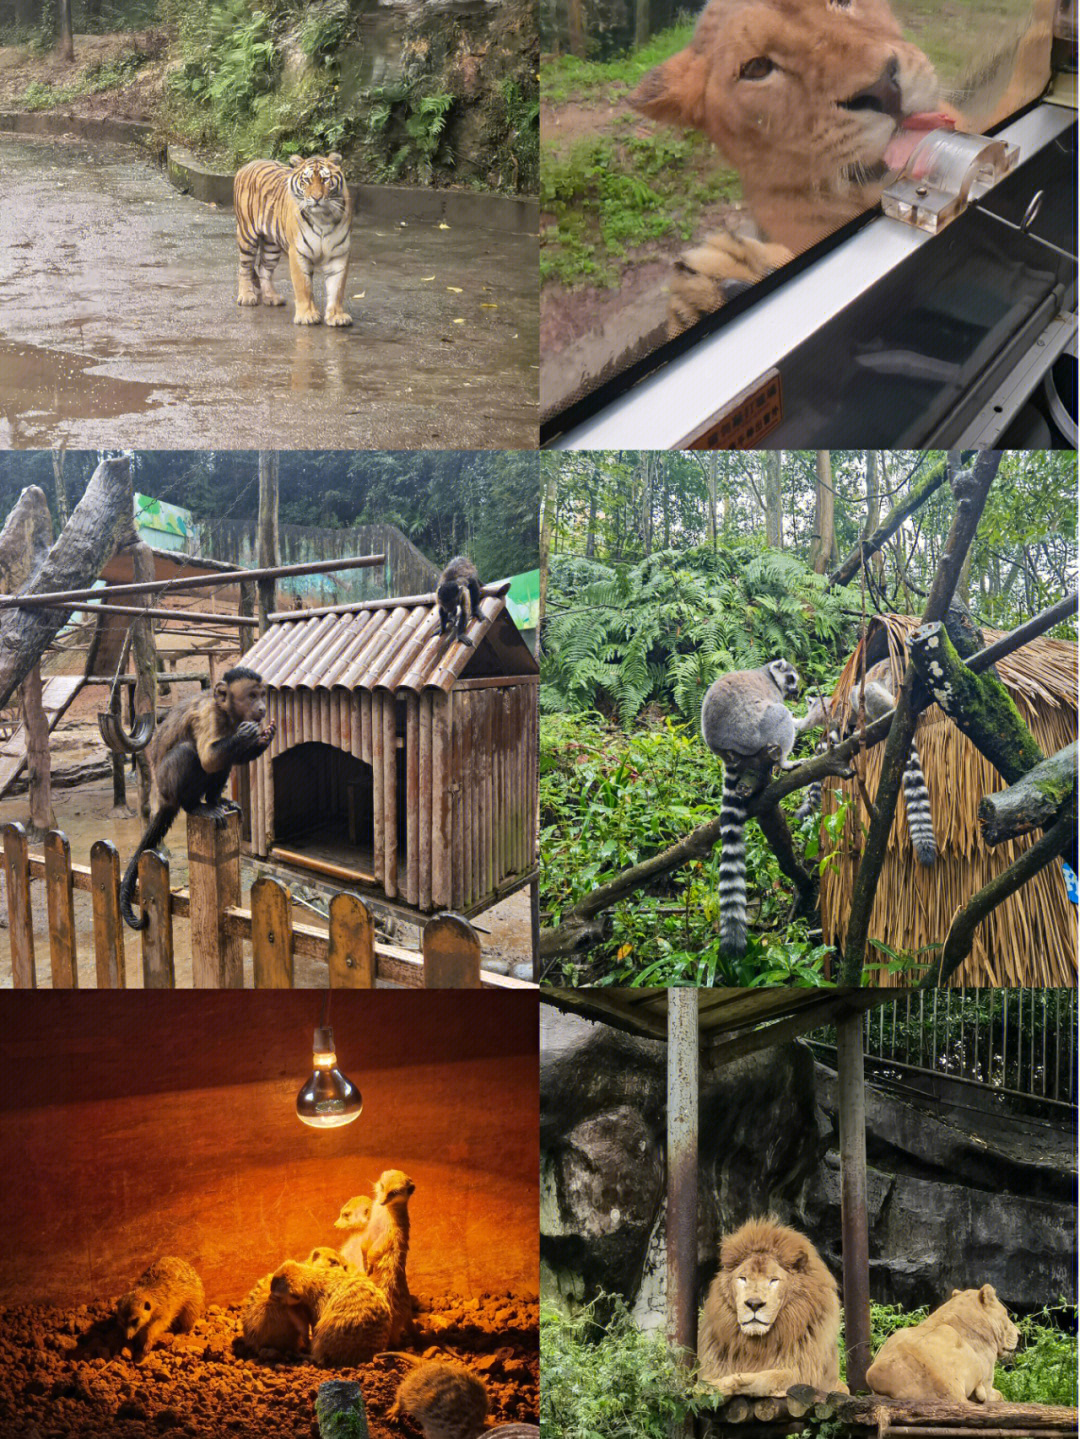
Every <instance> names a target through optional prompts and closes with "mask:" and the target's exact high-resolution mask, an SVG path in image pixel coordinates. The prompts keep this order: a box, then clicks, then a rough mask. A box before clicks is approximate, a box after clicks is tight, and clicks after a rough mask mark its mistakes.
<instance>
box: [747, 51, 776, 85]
mask: <svg viewBox="0 0 1080 1439" xmlns="http://www.w3.org/2000/svg"><path fill="white" fill-rule="evenodd" d="M775 69H776V66H775V65H774V64H773V62H772V61H771V60H770V59H769V57H768V55H755V56H754V58H753V59H752V60H747V61H746V63H745V64H744V65H743V66H742V68H741V69H740V70H739V79H740V80H764V78H765V76H766V75H771V74H772V72H773V71H774V70H775Z"/></svg>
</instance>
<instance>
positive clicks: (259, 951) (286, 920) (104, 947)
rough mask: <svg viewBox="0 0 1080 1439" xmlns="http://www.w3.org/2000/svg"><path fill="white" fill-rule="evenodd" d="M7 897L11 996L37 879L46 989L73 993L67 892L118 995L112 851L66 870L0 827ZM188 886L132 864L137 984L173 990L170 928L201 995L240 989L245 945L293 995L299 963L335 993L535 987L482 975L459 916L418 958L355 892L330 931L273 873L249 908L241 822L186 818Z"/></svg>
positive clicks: (27, 985)
mask: <svg viewBox="0 0 1080 1439" xmlns="http://www.w3.org/2000/svg"><path fill="white" fill-rule="evenodd" d="M0 835H2V836H3V864H4V879H5V885H6V889H7V905H8V923H9V929H8V935H9V939H10V942H11V971H12V981H13V983H14V987H15V988H16V989H34V988H36V986H37V971H36V966H35V957H34V926H33V918H32V914H31V908H30V894H31V885H32V884H33V882H34V881H35V880H44V882H45V893H46V902H47V907H48V920H49V957H50V966H51V975H52V986H53V988H54V989H76V988H78V984H79V973H78V955H77V950H76V923H75V891H76V890H83V891H88V892H89V893H90V895H91V897H92V903H93V943H94V961H95V968H96V978H97V988H98V989H122V988H123V987H124V985H125V982H126V981H125V972H124V921H123V918H122V917H121V914H120V856H119V854H118V852H117V849H116V846H115V845H113V844H111V843H110V842H109V841H108V840H106V839H99V840H97V841H96V843H95V844H94V845H93V846H92V848H91V850H90V864H89V866H86V865H81V864H73V863H72V862H71V846H70V844H69V842H68V837H67V835H65V834H64V833H62V831H60V830H51V831H50V832H49V833H48V834H47V835H46V836H45V841H44V846H43V850H42V852H41V853H33V852H31V850H30V847H29V844H28V841H27V837H26V831H25V830H24V829H23V827H22V825H21V824H14V823H8V824H5V825H3V826H0ZM187 844H188V859H189V863H190V877H189V884H188V888H187V889H186V890H185V889H177V890H174V889H172V888H171V887H170V883H169V866H168V862H167V861H166V860H164V859H162V858H161V856H160V855H158V854H157V853H155V852H154V851H152V850H149V851H147V852H145V853H144V854H143V855H142V857H141V858H140V860H139V891H138V892H139V895H140V896H141V906H142V908H143V910H144V911H145V912H146V913H147V915H148V916H149V923H148V925H147V927H146V928H145V929H144V930H142V931H141V933H140V936H139V939H140V944H141V955H142V976H143V987H144V988H146V989H174V988H175V987H176V970H175V964H174V960H173V921H174V919H176V918H178V917H180V918H186V919H187V920H188V922H189V924H190V927H191V967H192V985H193V987H194V988H196V989H199V988H203V989H242V988H243V987H244V944H245V942H247V943H249V944H250V946H251V955H252V969H253V977H254V986H255V988H256V989H291V988H293V961H294V959H295V958H296V957H297V956H298V955H302V956H304V957H306V958H309V959H314V960H321V961H322V962H323V963H325V964H326V966H327V971H328V979H327V981H326V982H327V983H328V984H329V985H330V986H331V987H336V988H350V989H370V988H371V987H372V986H373V985H374V984H375V982H376V981H377V980H385V981H387V982H389V983H391V984H396V985H405V986H408V987H410V988H427V989H477V988H500V989H521V988H524V989H531V988H532V985H530V984H528V983H526V982H525V981H523V980H515V979H507V978H504V977H503V976H502V975H497V974H490V973H487V972H486V971H484V970H482V969H481V965H480V960H481V948H480V940H479V937H478V935H477V933H476V931H475V930H474V929H473V927H472V926H471V925H470V924H468V923H467V921H465V920H464V919H461V918H460V917H459V916H458V915H455V914H440V915H437V916H436V917H435V918H433V919H431V920H429V921H428V923H427V925H426V926H425V928H424V932H423V954H422V955H419V954H415V953H414V952H413V951H411V950H406V949H401V948H398V947H397V946H395V945H387V944H383V943H381V942H377V941H376V939H375V924H374V920H373V918H372V914H371V911H370V910H369V909H368V907H367V905H366V904H365V903H364V902H363V900H362V899H360V898H359V897H358V896H357V895H355V894H349V893H341V894H336V895H334V897H333V899H332V900H331V901H330V922H329V929H328V930H327V929H322V928H318V927H317V926H314V925H307V924H297V923H296V922H295V921H294V919H293V913H292V899H291V895H290V893H289V891H288V889H287V888H286V887H285V886H284V885H283V884H281V883H280V882H279V881H278V880H276V879H273V878H271V877H270V876H269V875H260V876H259V877H258V878H257V879H256V880H255V882H254V884H253V885H252V886H251V892H250V894H249V896H248V898H249V904H250V908H245V907H244V906H243V905H242V904H241V902H240V900H241V893H240V817H239V815H237V814H232V815H230V816H229V818H228V822H227V823H226V825H225V827H224V828H222V829H218V828H217V827H216V826H215V825H214V824H213V823H212V822H211V821H209V820H207V819H203V818H201V817H198V816H188V820H187Z"/></svg>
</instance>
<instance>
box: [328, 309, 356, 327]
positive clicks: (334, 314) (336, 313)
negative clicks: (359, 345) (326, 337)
mask: <svg viewBox="0 0 1080 1439" xmlns="http://www.w3.org/2000/svg"><path fill="white" fill-rule="evenodd" d="M326 323H327V324H328V325H351V324H352V316H351V315H350V314H347V313H346V312H345V311H344V310H327V312H326Z"/></svg>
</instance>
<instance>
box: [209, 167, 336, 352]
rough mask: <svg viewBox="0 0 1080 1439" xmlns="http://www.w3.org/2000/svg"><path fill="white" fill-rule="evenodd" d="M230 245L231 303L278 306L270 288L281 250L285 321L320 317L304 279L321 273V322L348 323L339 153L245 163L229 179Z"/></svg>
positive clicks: (280, 301)
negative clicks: (233, 254) (287, 287)
mask: <svg viewBox="0 0 1080 1439" xmlns="http://www.w3.org/2000/svg"><path fill="white" fill-rule="evenodd" d="M233 207H234V209H235V211H236V243H237V246H238V248H239V250H240V292H239V294H238V295H237V298H236V303H237V304H238V305H258V304H259V303H260V302H261V303H262V304H264V305H284V303H285V300H284V298H283V297H282V296H281V295H279V294H278V292H277V291H276V290H275V289H274V284H273V280H274V270H275V269H276V268H277V263H278V261H279V260H280V259H281V254H282V251H287V252H288V256H289V275H290V277H291V279H292V286H293V300H294V305H295V309H294V311H293V323H294V324H297V325H317V324H318V323H319V321H320V319H321V318H322V317H321V316H320V314H319V311H318V309H317V308H316V305H315V300H314V297H313V295H312V289H311V280H312V275H313V274H314V272H315V270H316V269H321V270H322V272H323V277H324V279H325V281H326V323H327V324H328V325H351V324H352V316H351V315H349V314H348V313H347V312H346V310H345V309H344V307H343V305H342V300H343V298H344V295H345V280H346V277H347V275H348V272H349V241H350V238H351V228H352V198H351V196H350V195H349V187H348V185H347V184H346V183H345V174H344V171H343V170H342V168H341V156H340V155H338V154H332V155H327V156H321V155H316V156H312V157H311V158H310V159H307V160H305V159H304V158H303V157H302V156H300V155H293V156H292V158H291V160H290V163H289V164H288V165H279V164H278V162H277V161H276V160H252V161H251V163H250V164H247V165H244V166H243V167H242V168H241V169H240V170H238V171H237V174H236V179H235V180H234V182H233Z"/></svg>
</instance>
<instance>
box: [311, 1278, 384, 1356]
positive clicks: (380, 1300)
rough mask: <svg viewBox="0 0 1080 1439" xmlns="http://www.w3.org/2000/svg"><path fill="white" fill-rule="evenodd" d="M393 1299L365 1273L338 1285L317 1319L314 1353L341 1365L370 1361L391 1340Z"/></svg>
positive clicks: (344, 1280) (314, 1334) (313, 1340)
mask: <svg viewBox="0 0 1080 1439" xmlns="http://www.w3.org/2000/svg"><path fill="white" fill-rule="evenodd" d="M390 1322H391V1321H390V1301H389V1300H388V1299H387V1297H386V1295H385V1294H384V1293H383V1291H382V1290H381V1289H380V1288H379V1286H378V1285H377V1284H375V1283H374V1282H373V1281H372V1280H371V1279H368V1278H367V1276H366V1275H363V1274H356V1275H350V1276H348V1277H347V1278H345V1279H343V1280H342V1281H341V1282H340V1283H339V1284H338V1285H336V1286H335V1287H334V1288H333V1290H332V1291H331V1293H330V1296H329V1298H328V1299H327V1300H326V1303H325V1305H324V1307H323V1309H322V1312H321V1313H320V1315H319V1317H318V1319H317V1320H316V1322H315V1326H314V1328H313V1330H312V1337H311V1357H312V1359H314V1361H315V1363H316V1364H325V1365H328V1366H331V1367H340V1366H342V1365H351V1364H368V1363H370V1361H371V1360H372V1359H374V1357H375V1355H376V1354H378V1353H379V1352H380V1351H381V1350H383V1349H385V1348H386V1347H387V1344H388V1343H389V1342H390Z"/></svg>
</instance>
